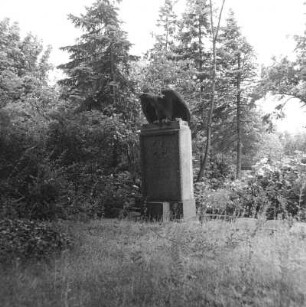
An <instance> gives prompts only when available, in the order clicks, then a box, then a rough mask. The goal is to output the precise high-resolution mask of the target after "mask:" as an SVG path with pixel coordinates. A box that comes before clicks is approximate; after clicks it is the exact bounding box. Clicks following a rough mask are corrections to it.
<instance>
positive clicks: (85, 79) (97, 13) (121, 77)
mask: <svg viewBox="0 0 306 307" xmlns="http://www.w3.org/2000/svg"><path fill="white" fill-rule="evenodd" d="M116 2H117V3H118V2H119V1H116ZM69 19H70V20H71V21H72V23H73V24H74V25H75V27H77V28H80V29H81V30H82V31H83V34H82V35H81V36H80V38H79V39H78V40H77V42H76V44H75V45H72V46H66V47H63V48H62V49H63V50H65V51H68V53H69V54H70V62H68V63H66V64H63V65H60V66H59V68H61V69H63V70H64V72H65V73H66V74H67V78H65V79H63V80H61V81H60V82H59V83H60V84H61V85H63V86H65V87H66V95H67V96H68V97H69V98H70V99H71V100H76V101H81V110H90V109H99V110H101V111H102V112H103V113H105V114H106V115H112V114H113V113H121V114H126V112H127V108H126V104H127V99H128V96H129V95H128V93H129V91H130V90H131V84H130V82H129V80H128V77H127V76H128V74H129V67H130V66H129V65H130V62H129V60H130V56H129V49H130V46H131V44H130V42H129V41H128V40H127V35H126V33H125V32H124V31H123V30H122V29H121V23H120V21H119V19H118V8H117V7H116V6H115V4H113V2H112V1H109V0H98V1H96V2H95V3H94V4H93V5H92V6H91V7H89V8H86V13H85V14H82V15H81V16H74V15H69Z"/></svg>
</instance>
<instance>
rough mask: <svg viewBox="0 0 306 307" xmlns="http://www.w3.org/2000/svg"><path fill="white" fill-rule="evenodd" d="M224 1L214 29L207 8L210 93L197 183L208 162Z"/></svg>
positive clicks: (210, 5) (211, 15)
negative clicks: (208, 19) (209, 49)
mask: <svg viewBox="0 0 306 307" xmlns="http://www.w3.org/2000/svg"><path fill="white" fill-rule="evenodd" d="M224 3H225V0H222V5H221V9H220V12H219V17H218V21H217V25H216V27H214V22H213V6H212V1H211V0H210V1H209V8H210V26H211V32H212V67H211V80H212V83H211V92H210V103H209V113H208V119H207V125H206V147H205V153H204V157H203V160H202V161H201V165H200V170H199V174H198V177H197V181H199V180H200V178H202V177H203V174H204V170H205V168H206V166H207V162H208V156H209V152H210V148H211V128H212V126H211V125H212V118H213V112H214V107H215V90H216V72H217V55H216V45H217V39H218V33H219V29H220V22H221V17H222V12H223V7H224Z"/></svg>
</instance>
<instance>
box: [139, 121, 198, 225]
mask: <svg viewBox="0 0 306 307" xmlns="http://www.w3.org/2000/svg"><path fill="white" fill-rule="evenodd" d="M140 149H141V163H142V179H143V186H142V191H143V196H144V199H145V206H146V209H147V214H148V216H149V218H150V219H152V220H163V221H167V220H177V219H184V220H188V219H192V218H194V217H195V216H196V207H195V200H194V195H193V171H192V146H191V132H190V128H189V126H188V123H187V122H186V121H183V120H181V119H178V120H174V121H168V122H160V123H151V124H146V125H143V126H142V129H141V132H140Z"/></svg>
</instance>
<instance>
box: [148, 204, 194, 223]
mask: <svg viewBox="0 0 306 307" xmlns="http://www.w3.org/2000/svg"><path fill="white" fill-rule="evenodd" d="M145 206H146V215H147V217H148V219H149V220H150V221H163V222H167V221H174V220H181V219H184V220H188V219H192V218H194V217H195V216H196V212H195V211H196V209H195V201H194V199H188V200H184V201H181V202H153V201H150V202H147V203H146V204H145Z"/></svg>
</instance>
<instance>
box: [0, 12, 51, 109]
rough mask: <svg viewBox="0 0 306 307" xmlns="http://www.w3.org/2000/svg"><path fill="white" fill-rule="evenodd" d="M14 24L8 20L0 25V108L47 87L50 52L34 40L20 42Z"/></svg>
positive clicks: (26, 38)
mask: <svg viewBox="0 0 306 307" xmlns="http://www.w3.org/2000/svg"><path fill="white" fill-rule="evenodd" d="M19 32H20V31H19V26H18V24H17V23H13V24H12V25H11V24H10V20H9V19H8V18H6V19H4V20H2V21H1V22H0V108H1V107H4V106H6V105H7V104H9V103H11V102H17V101H20V100H26V99H27V97H28V96H29V95H30V96H31V95H32V96H33V94H34V93H36V94H35V95H36V96H37V93H38V92H39V91H38V89H40V88H41V87H43V86H46V85H47V81H48V72H49V70H50V69H51V65H50V64H49V63H48V60H49V55H50V52H51V48H50V47H48V48H47V49H46V50H44V48H43V44H42V42H41V41H40V40H38V38H37V37H35V36H34V35H32V34H27V35H26V36H25V38H24V39H21V37H20V33H19Z"/></svg>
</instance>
